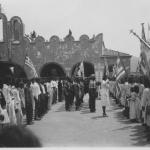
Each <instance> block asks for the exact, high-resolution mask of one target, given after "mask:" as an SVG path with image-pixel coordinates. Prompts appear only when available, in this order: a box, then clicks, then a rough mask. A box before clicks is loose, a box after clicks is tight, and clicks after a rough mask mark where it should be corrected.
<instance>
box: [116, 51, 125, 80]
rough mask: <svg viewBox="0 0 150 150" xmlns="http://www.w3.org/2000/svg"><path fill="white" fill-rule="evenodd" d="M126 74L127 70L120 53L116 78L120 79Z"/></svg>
mask: <svg viewBox="0 0 150 150" xmlns="http://www.w3.org/2000/svg"><path fill="white" fill-rule="evenodd" d="M125 74H126V70H125V67H124V64H123V62H122V61H121V59H120V56H119V53H118V58H117V64H116V80H119V79H120V78H121V77H122V76H123V75H125Z"/></svg>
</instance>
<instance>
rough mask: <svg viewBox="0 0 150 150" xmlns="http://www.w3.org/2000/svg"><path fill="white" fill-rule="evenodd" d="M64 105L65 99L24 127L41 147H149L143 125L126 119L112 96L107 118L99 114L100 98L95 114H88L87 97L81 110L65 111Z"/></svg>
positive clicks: (100, 111)
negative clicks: (40, 143)
mask: <svg viewBox="0 0 150 150" xmlns="http://www.w3.org/2000/svg"><path fill="white" fill-rule="evenodd" d="M64 106H65V105H64V102H60V103H57V104H56V105H54V106H53V108H52V110H51V111H49V112H48V113H47V114H46V115H45V116H44V117H43V118H42V120H40V121H36V122H35V123H34V124H33V125H30V126H27V128H29V129H31V130H32V131H33V132H34V133H35V134H36V135H37V136H38V137H39V138H40V140H41V142H42V144H43V146H44V147H50V146H53V147H64V146H65V147H66V146H67V147H68V146H69V147H70V146H71V147H78V146H79V147H97V146H98V147H100V146H103V147H104V146H107V147H114V146H115V147H118V146H121V147H128V146H150V143H148V142H147V138H146V136H147V133H146V132H145V129H144V127H143V126H141V124H140V123H131V122H130V121H129V120H128V119H126V118H125V117H124V116H123V113H122V111H123V109H122V108H120V107H118V106H117V105H116V104H115V102H114V100H112V99H111V106H110V107H109V108H108V109H107V114H108V117H103V116H102V109H101V101H100V100H97V101H96V113H90V111H89V109H88V102H87V100H86V101H85V102H84V104H83V107H82V109H81V110H80V111H74V108H73V110H72V111H70V112H66V111H65V108H64Z"/></svg>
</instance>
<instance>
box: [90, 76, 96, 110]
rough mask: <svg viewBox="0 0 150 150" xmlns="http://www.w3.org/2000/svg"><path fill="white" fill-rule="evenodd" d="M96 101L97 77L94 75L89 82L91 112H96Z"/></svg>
mask: <svg viewBox="0 0 150 150" xmlns="http://www.w3.org/2000/svg"><path fill="white" fill-rule="evenodd" d="M95 99H96V81H95V75H94V74H92V75H91V78H90V82H89V108H90V112H95V111H96V108H95Z"/></svg>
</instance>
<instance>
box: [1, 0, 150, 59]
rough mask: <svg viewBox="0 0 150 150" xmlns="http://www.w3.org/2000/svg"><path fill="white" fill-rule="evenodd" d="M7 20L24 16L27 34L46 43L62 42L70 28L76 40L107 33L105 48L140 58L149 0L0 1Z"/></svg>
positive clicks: (149, 18)
mask: <svg viewBox="0 0 150 150" xmlns="http://www.w3.org/2000/svg"><path fill="white" fill-rule="evenodd" d="M0 2H1V4H2V8H3V9H2V10H3V12H4V13H5V14H6V16H7V18H8V20H9V19H10V18H11V17H13V16H19V17H21V19H22V21H23V23H24V24H25V33H30V32H31V31H33V30H35V31H36V32H37V34H39V35H42V36H43V37H44V38H45V39H46V40H49V38H50V37H51V36H52V35H58V36H59V37H60V38H61V39H63V38H64V37H65V36H66V35H67V34H68V30H69V28H70V29H71V30H72V34H73V36H74V38H75V39H76V40H78V39H79V37H80V36H81V35H82V34H87V35H88V36H89V37H90V38H92V36H93V34H95V35H97V34H99V33H103V34H104V42H105V46H106V48H110V49H114V50H117V51H120V52H125V53H129V54H131V55H134V56H139V55H140V42H139V40H138V39H137V38H136V37H134V36H133V35H130V34H129V30H130V29H133V30H135V31H136V33H138V34H139V35H140V36H141V23H145V29H146V36H147V35H148V31H147V28H148V27H147V26H148V22H149V23H150V0H0Z"/></svg>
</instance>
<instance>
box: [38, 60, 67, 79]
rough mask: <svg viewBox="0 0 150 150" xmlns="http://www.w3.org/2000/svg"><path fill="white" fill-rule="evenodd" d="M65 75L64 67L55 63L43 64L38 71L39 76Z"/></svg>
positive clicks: (61, 76)
mask: <svg viewBox="0 0 150 150" xmlns="http://www.w3.org/2000/svg"><path fill="white" fill-rule="evenodd" d="M65 76H66V71H65V70H64V68H63V67H62V66H61V65H60V64H58V63H56V62H50V63H47V64H45V65H44V66H43V67H42V68H41V71H40V77H60V78H63V77H65Z"/></svg>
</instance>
